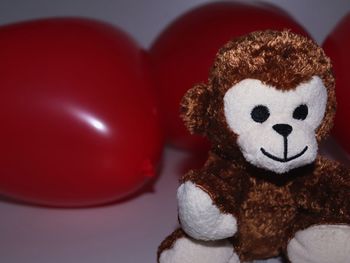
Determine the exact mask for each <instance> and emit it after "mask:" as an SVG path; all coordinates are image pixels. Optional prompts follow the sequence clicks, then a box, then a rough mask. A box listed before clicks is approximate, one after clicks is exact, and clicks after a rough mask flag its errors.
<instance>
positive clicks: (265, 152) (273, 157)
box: [260, 146, 308, 163]
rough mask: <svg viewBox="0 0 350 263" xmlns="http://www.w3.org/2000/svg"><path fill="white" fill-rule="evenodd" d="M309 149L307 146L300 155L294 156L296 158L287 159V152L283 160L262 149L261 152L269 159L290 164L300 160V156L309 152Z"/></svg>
mask: <svg viewBox="0 0 350 263" xmlns="http://www.w3.org/2000/svg"><path fill="white" fill-rule="evenodd" d="M307 149H308V147H307V146H305V148H304V149H303V150H302V151H301V152H300V153H298V154H296V155H294V156H291V157H287V151H286V150H285V152H284V157H283V158H279V157H277V156H274V155H272V154H271V153H269V152H267V151H266V150H265V149H264V148H260V150H261V152H262V153H263V154H264V155H265V156H267V157H269V158H270V159H272V160H274V161H277V162H281V163H287V162H290V161H292V160H294V159H297V158H299V157H300V156H302V155H303V154H304V153H305V152H306V151H307Z"/></svg>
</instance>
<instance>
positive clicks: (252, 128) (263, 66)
mask: <svg viewBox="0 0 350 263" xmlns="http://www.w3.org/2000/svg"><path fill="white" fill-rule="evenodd" d="M334 85H335V81H334V77H333V75H332V66H331V63H330V60H329V58H328V57H327V56H326V55H325V53H324V52H323V50H322V49H321V48H320V47H319V46H317V44H316V43H314V42H313V41H312V40H310V39H307V38H305V37H303V36H300V35H296V34H294V33H292V32H289V31H270V30H268V31H259V32H253V33H250V34H248V35H246V36H242V37H240V38H238V39H234V40H232V41H230V42H229V43H227V44H226V45H225V46H224V47H223V48H222V49H221V50H220V51H219V52H218V54H217V56H216V59H215V61H214V65H213V67H212V69H211V72H210V75H209V79H208V81H207V83H202V84H198V85H195V86H194V87H193V88H192V89H190V90H189V91H188V92H187V93H186V94H185V96H184V98H183V100H182V103H181V115H182V117H183V120H184V122H185V124H186V126H187V127H188V129H189V131H190V132H192V133H197V134H202V135H204V136H206V137H208V138H209V140H210V141H211V143H212V149H211V152H210V153H209V158H208V160H207V162H206V164H205V165H204V166H203V167H202V168H201V169H198V170H191V171H189V172H188V173H187V174H185V175H184V176H183V178H182V179H181V185H180V187H179V190H178V204H179V219H180V220H179V221H180V226H181V228H180V229H178V230H176V231H175V232H173V233H172V234H171V235H169V236H168V237H167V238H166V239H165V240H164V241H163V242H162V244H161V245H160V247H159V250H158V259H161V262H162V263H166V262H171V263H180V262H187V261H186V260H187V258H192V259H193V261H188V262H208V263H209V262H213V263H215V262H225V263H228V262H230V260H232V259H228V258H227V256H226V255H227V254H225V253H222V256H218V257H219V259H217V258H215V259H213V258H210V256H206V257H205V259H206V260H207V261H200V260H199V261H198V258H201V255H207V254H205V253H207V252H208V253H210V252H209V251H211V249H212V248H213V247H215V245H214V244H216V243H215V242H217V241H220V240H221V241H222V242H224V241H225V242H229V243H230V244H231V246H232V251H234V252H233V253H234V254H237V256H238V258H239V259H238V258H236V259H235V262H246V261H250V260H257V259H265V258H269V257H274V256H278V255H281V254H283V255H284V256H286V257H287V258H288V257H289V260H290V261H291V262H298V263H299V262H332V263H343V262H350V254H349V253H348V252H347V251H348V249H349V246H348V244H347V243H349V242H348V241H346V240H348V238H349V230H348V229H349V227H350V202H349V200H350V172H349V170H348V169H346V168H345V167H344V166H342V165H341V164H339V163H337V162H334V161H331V160H328V159H326V158H324V157H322V156H319V155H318V154H317V150H318V144H319V143H320V141H321V140H322V139H324V138H326V137H327V136H328V134H329V131H330V129H331V127H332V124H333V118H334V114H335V109H336V101H335V89H334ZM223 222H224V223H223ZM229 222H231V224H232V225H231V226H229V224H230V223H229ZM223 238H226V239H223ZM185 240H187V241H185ZM196 240H197V241H196ZM199 240H200V241H199ZM193 242H194V243H195V244H196V245H193V244H194V243H193ZM196 242H199V243H196ZM213 242H214V243H213ZM330 243H332V244H333V245H327V244H330ZM198 244H200V245H204V246H206V247H207V250H206V252H205V253H204V252H203V251H202V250H201V249H198V246H197V245H198ZM226 244H227V243H226ZM180 248H181V249H180ZM320 250H322V253H320ZM340 251H341V252H340ZM213 253H214V252H213ZM194 254H196V255H197V256H194ZM170 255H171V256H170ZM213 255H214V254H213ZM215 255H217V254H215ZM325 255H328V256H329V258H330V257H331V258H332V260H331V261H325V258H327V257H325ZM323 256H324V258H322V257H323ZM181 260H182V261H181ZM303 260H305V261H303ZM322 260H323V261H322Z"/></svg>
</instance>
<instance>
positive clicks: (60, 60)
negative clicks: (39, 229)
mask: <svg viewBox="0 0 350 263" xmlns="http://www.w3.org/2000/svg"><path fill="white" fill-rule="evenodd" d="M0 58H1V59H0V120H1V127H2V129H1V130H0V145H1V148H0V193H1V194H3V195H5V196H9V197H12V198H15V199H19V200H25V201H28V202H33V203H37V204H43V205H53V206H87V205H96V204H102V203H106V202H110V201H114V200H117V199H119V198H122V197H125V196H126V195H128V194H130V193H132V192H134V191H135V190H137V189H139V188H140V187H141V186H142V185H144V184H145V182H146V181H148V180H149V179H150V178H152V177H153V175H154V170H155V169H156V165H157V162H158V160H159V157H160V153H161V147H162V136H161V132H160V127H159V118H158V113H157V109H156V103H155V98H154V94H152V93H153V92H152V89H151V88H152V80H151V78H150V69H149V64H148V63H149V61H148V59H147V56H146V53H145V52H144V51H143V50H142V49H141V48H140V47H139V46H138V45H137V44H136V43H135V42H134V41H133V40H131V39H130V37H129V36H127V35H126V34H125V33H123V32H121V31H120V30H118V29H116V28H114V27H112V26H109V25H106V24H103V23H100V22H96V21H92V20H86V19H74V18H72V19H47V20H38V21H32V22H25V23H18V24H13V25H9V26H4V27H2V28H0Z"/></svg>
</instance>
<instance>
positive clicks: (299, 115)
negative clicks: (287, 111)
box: [293, 104, 309, 121]
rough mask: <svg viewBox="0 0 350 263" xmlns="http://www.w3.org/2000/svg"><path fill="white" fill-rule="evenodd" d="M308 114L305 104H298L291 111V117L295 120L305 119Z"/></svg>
mask: <svg viewBox="0 0 350 263" xmlns="http://www.w3.org/2000/svg"><path fill="white" fill-rule="evenodd" d="M308 114H309V109H308V107H307V106H306V105H305V104H302V105H299V106H298V107H296V108H295V110H294V112H293V118H294V119H297V120H302V121H303V120H305V119H306V117H307V115H308Z"/></svg>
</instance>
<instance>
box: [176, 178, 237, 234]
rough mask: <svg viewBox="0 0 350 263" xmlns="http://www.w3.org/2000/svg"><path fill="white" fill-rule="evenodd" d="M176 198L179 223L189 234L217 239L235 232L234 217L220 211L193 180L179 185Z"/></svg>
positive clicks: (235, 222) (235, 223)
mask: <svg viewBox="0 0 350 263" xmlns="http://www.w3.org/2000/svg"><path fill="white" fill-rule="evenodd" d="M177 199H178V208H179V219H180V223H181V226H182V229H183V230H184V231H185V232H186V233H187V234H188V235H189V236H191V237H193V238H195V239H200V240H218V239H224V238H228V237H232V236H233V235H234V234H235V233H236V231H237V220H236V218H235V217H234V216H233V215H231V214H224V213H222V212H221V211H220V210H219V208H218V207H216V206H215V205H214V204H213V201H212V199H211V198H210V196H209V195H208V193H207V192H205V191H204V190H203V189H201V188H200V187H199V186H196V185H195V184H194V183H193V182H191V181H187V182H184V183H183V184H182V185H180V187H179V189H178V190H177Z"/></svg>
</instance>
